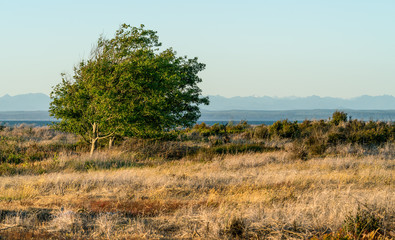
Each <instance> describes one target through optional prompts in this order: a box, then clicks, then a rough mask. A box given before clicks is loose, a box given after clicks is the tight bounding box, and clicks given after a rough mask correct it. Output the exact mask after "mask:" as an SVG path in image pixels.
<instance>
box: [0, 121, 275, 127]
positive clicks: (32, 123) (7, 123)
mask: <svg viewBox="0 0 395 240" xmlns="http://www.w3.org/2000/svg"><path fill="white" fill-rule="evenodd" d="M202 122H204V123H206V124H207V125H209V126H211V125H214V124H216V123H218V124H229V123H230V122H229V121H197V123H199V124H200V123H202ZM274 122H275V121H248V122H247V123H248V124H251V125H260V124H265V125H272V124H273V123H274ZM238 123H239V122H238V121H233V124H235V125H236V124H238ZM21 124H26V125H29V126H34V127H42V126H47V125H51V124H52V122H51V121H0V125H5V126H18V125H21Z"/></svg>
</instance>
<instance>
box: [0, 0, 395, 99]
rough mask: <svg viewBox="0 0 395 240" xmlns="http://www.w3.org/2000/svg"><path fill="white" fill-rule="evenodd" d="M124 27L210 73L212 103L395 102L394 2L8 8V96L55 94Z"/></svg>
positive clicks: (20, 4)
mask: <svg viewBox="0 0 395 240" xmlns="http://www.w3.org/2000/svg"><path fill="white" fill-rule="evenodd" d="M122 23H126V24H130V25H132V26H139V25H140V24H144V25H145V26H146V28H147V29H152V30H155V31H157V32H158V36H159V40H160V41H161V42H162V43H163V45H164V46H165V47H172V48H173V49H174V50H176V51H177V52H178V54H179V55H187V56H188V57H189V58H193V57H198V58H199V61H200V62H203V63H205V64H207V66H206V70H204V71H203V72H202V73H201V74H200V76H201V77H202V79H203V82H202V83H201V84H200V87H201V88H202V90H203V94H204V95H221V96H225V97H233V96H277V97H286V96H298V97H306V96H311V95H318V96H321V97H327V96H330V97H341V98H353V97H357V96H361V95H372V96H377V95H392V96H394V95H395V44H394V43H395V29H394V27H393V26H394V24H395V1H392V0H381V1H370V0H369V1H368V0H348V1H344V0H331V1H324V0H310V1H306V0H299V1H292V0H287V1H285V0H271V1H258V0H257V1H252V0H246V1H229V0H228V1H222V0H217V1H207V0H201V1H195V2H192V1H191V2H189V1H181V0H178V1H175V0H169V1H160V0H157V1H152V0H147V1H126V0H125V1H119V0H113V1H111V2H110V1H100V0H95V1H92V0H88V1H74V0H73V1H53V0H52V1H49V0H46V1H44V0H37V1H27V0H25V1H23V0H19V1H18V0H16V1H1V2H0V29H1V38H0V83H1V87H0V96H3V95H5V94H9V95H17V94H24V93H37V92H39V93H44V94H47V95H48V94H49V93H50V92H51V89H52V86H55V85H56V84H58V83H59V82H60V80H61V77H60V74H61V73H62V72H65V73H67V74H70V75H72V74H73V66H74V65H76V64H78V63H79V62H80V61H81V60H82V59H86V58H88V57H89V54H90V51H91V48H92V46H93V45H94V44H95V43H96V41H97V39H98V37H99V36H100V35H101V34H103V35H104V36H106V37H108V38H111V37H112V36H113V35H114V33H115V31H116V30H117V29H118V28H119V26H120V25H121V24H122Z"/></svg>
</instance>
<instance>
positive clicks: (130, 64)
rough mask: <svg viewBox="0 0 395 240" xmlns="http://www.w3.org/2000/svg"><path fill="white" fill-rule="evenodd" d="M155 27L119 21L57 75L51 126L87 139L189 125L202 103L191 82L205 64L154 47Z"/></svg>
mask: <svg viewBox="0 0 395 240" xmlns="http://www.w3.org/2000/svg"><path fill="white" fill-rule="evenodd" d="M160 46H161V43H160V42H159V38H158V36H157V35H156V32H155V31H152V30H146V29H144V26H143V25H141V26H140V27H139V28H136V27H131V26H129V25H126V24H124V25H122V26H121V27H120V29H119V30H118V31H117V32H116V34H115V37H114V38H112V39H105V38H103V37H100V38H99V40H98V43H97V46H96V47H95V48H94V49H93V51H92V55H91V57H90V58H89V59H88V60H87V61H82V62H81V63H80V64H79V65H78V66H77V67H75V69H74V76H73V78H72V79H67V78H66V77H65V75H63V78H62V82H61V83H59V84H58V85H56V86H55V87H54V89H53V91H52V93H51V99H52V102H51V104H50V114H51V116H54V117H55V118H58V119H60V120H61V121H60V122H59V123H56V124H55V126H54V127H55V128H57V129H59V130H62V131H68V132H73V133H76V134H79V135H81V136H82V137H83V139H85V140H86V141H88V142H90V143H91V154H92V153H93V151H94V150H95V148H96V144H97V141H98V140H99V139H103V138H109V139H110V140H109V146H111V144H112V140H113V139H114V137H116V136H137V137H158V136H161V135H162V134H163V132H164V131H166V130H170V129H173V128H175V127H177V126H191V125H192V124H193V123H195V121H196V120H197V119H198V118H199V116H200V111H199V107H198V105H199V104H208V98H206V97H201V90H200V88H199V87H198V86H197V84H198V83H199V82H201V79H200V78H199V77H198V75H197V74H198V73H199V72H200V71H202V70H204V68H205V64H203V63H199V62H198V60H197V58H193V59H188V58H187V57H186V56H184V57H178V56H176V52H175V51H174V50H173V49H171V48H170V49H165V50H163V51H160Z"/></svg>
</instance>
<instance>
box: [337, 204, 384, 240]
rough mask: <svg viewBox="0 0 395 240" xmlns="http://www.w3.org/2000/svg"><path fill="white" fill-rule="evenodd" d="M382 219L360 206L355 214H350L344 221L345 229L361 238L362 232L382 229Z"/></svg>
mask: <svg viewBox="0 0 395 240" xmlns="http://www.w3.org/2000/svg"><path fill="white" fill-rule="evenodd" d="M382 227H383V223H382V219H381V218H380V217H379V216H377V215H376V214H374V213H373V212H371V211H368V210H365V209H361V208H358V211H357V213H356V214H355V215H351V214H350V215H348V216H346V219H345V221H344V229H345V230H346V231H347V232H348V233H349V234H351V235H352V236H354V237H355V238H356V239H359V238H360V237H361V236H362V234H367V233H370V232H374V231H379V230H380V229H382Z"/></svg>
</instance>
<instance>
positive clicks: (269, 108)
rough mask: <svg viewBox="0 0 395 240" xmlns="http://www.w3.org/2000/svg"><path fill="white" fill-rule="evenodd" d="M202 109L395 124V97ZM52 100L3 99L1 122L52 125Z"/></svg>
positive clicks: (215, 99) (217, 99)
mask: <svg viewBox="0 0 395 240" xmlns="http://www.w3.org/2000/svg"><path fill="white" fill-rule="evenodd" d="M209 98H210V105H209V106H202V111H201V113H202V116H201V118H200V119H199V120H200V121H230V120H233V121H239V120H248V121H275V120H279V119H289V120H292V121H302V120H304V119H328V118H329V117H330V116H331V115H332V113H333V112H334V111H335V110H336V109H338V110H342V111H345V112H347V113H348V114H349V116H350V117H352V118H353V119H361V120H384V121H394V120H395V97H393V96H389V95H384V96H361V97H357V98H351V99H341V98H330V97H324V98H322V97H318V96H311V97H304V98H302V97H289V98H273V97H232V98H225V97H221V96H209ZM49 103H50V98H49V97H48V96H47V95H45V94H42V93H29V94H23V95H16V96H9V95H5V96H3V97H0V121H19V120H21V121H28V120H34V121H52V120H54V119H53V118H51V117H49V114H48V108H49Z"/></svg>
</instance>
